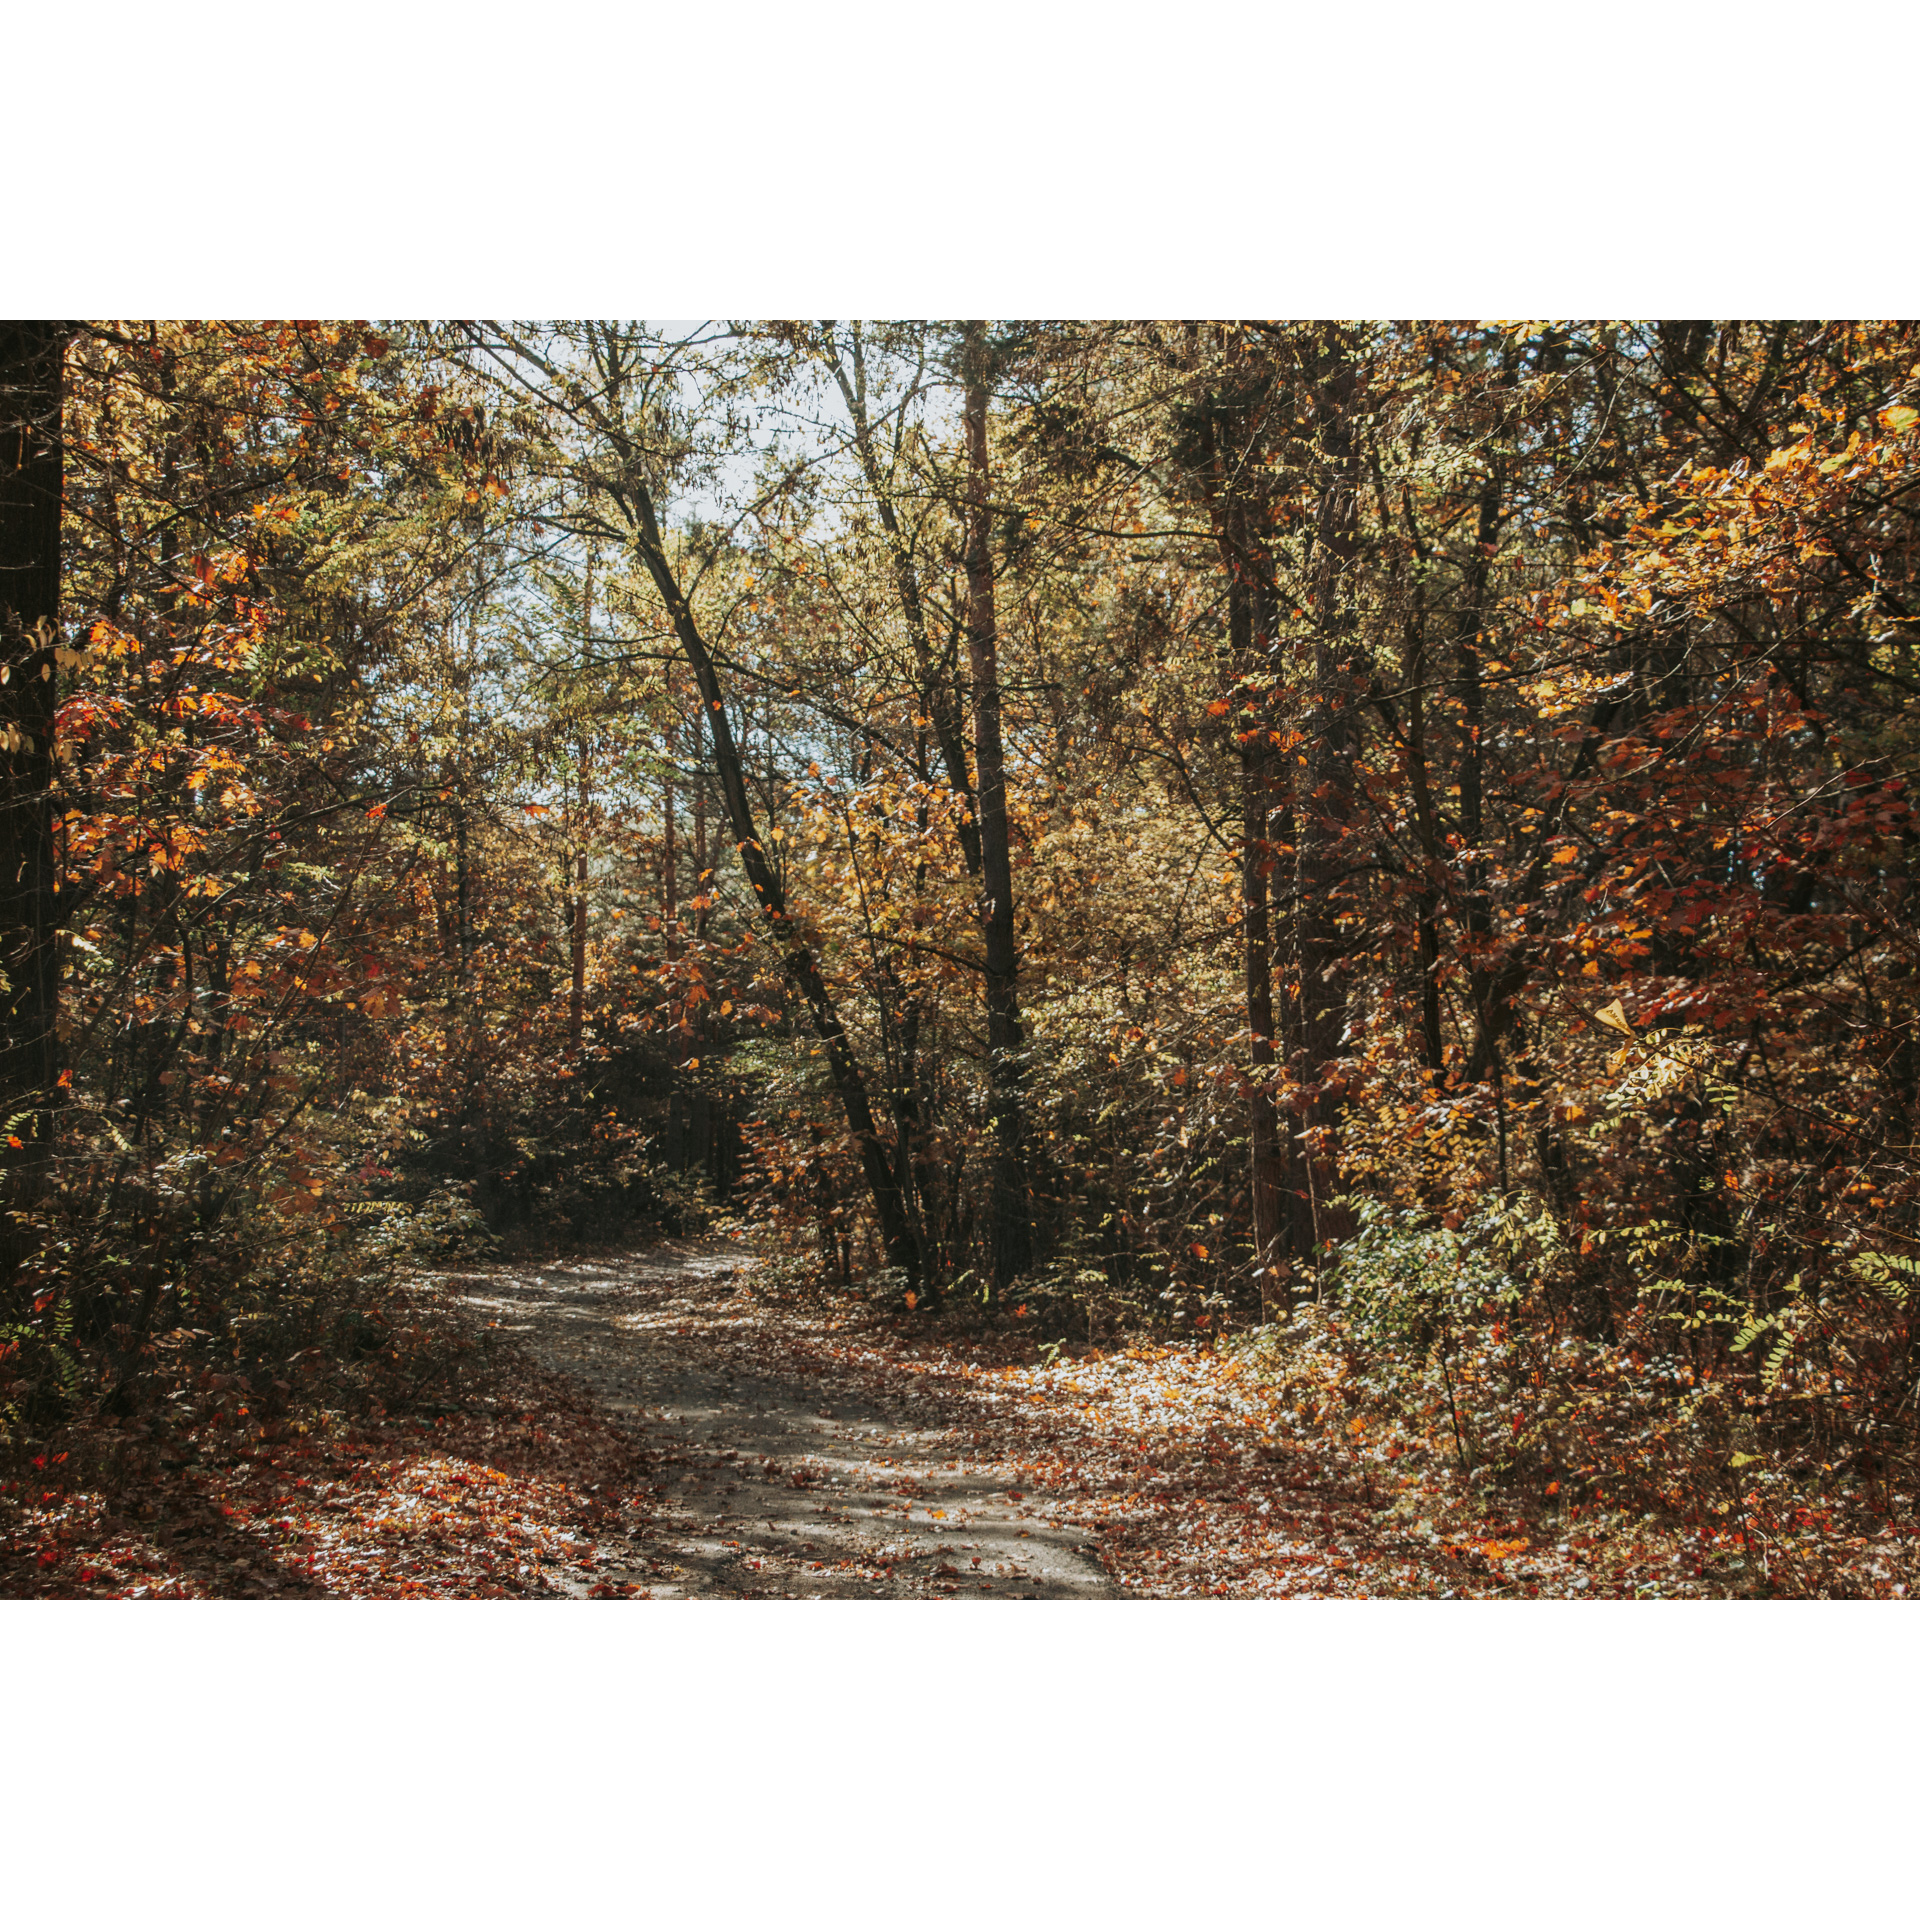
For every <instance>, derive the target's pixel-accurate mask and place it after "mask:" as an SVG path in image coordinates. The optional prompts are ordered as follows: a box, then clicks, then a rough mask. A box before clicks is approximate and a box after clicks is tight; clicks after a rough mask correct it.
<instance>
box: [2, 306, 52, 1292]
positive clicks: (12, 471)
mask: <svg viewBox="0 0 1920 1920" xmlns="http://www.w3.org/2000/svg"><path fill="white" fill-rule="evenodd" d="M66 338H67V329H66V328H65V327H64V326H63V325H62V324H60V323H59V322H56V321H48V320H10V321H0V665H4V667H5V669H6V672H5V676H4V682H3V683H0V769H3V771H0V974H4V976H5V977H4V983H3V984H0V1008H3V1009H4V1014H3V1016H0V1260H4V1263H5V1266H6V1267H7V1269H8V1270H9V1271H10V1272H17V1271H18V1269H19V1267H20V1265H21V1263H22V1261H23V1260H25V1259H26V1258H27V1257H28V1252H29V1248H30V1246H31V1244H32V1243H31V1239H30V1236H29V1233H28V1231H27V1227H26V1223H25V1222H24V1220H22V1219H21V1218H19V1215H20V1214H21V1213H22V1212H23V1210H24V1209H26V1208H28V1207H30V1206H32V1205H33V1203H34V1202H35V1200H36V1199H38V1197H39V1196H40V1193H41V1192H42V1190H43V1188H44V1185H45V1182H46V1178H47V1173H48V1168H49V1163H50V1161H51V1158H52V1152H53V1124H54V1113H55V1109H56V1107H57V1105H58V1103H59V1098H60V1090H59V1078H60V1069H59V1045H58V1037H57V1030H56V1029H57V1018H58V1012H59V999H60V954H59V946H58V942H57V937H56V936H57V933H58V913H57V908H58V903H57V900H56V898H55V890H56V887H57V885H58V880H57V874H58V865H57V861H56V857H55V847H54V830H53V797H52V786H53V765H54V762H53V715H54V678H53V671H54V661H55V645H56V637H57V633H58V627H59V619H60V508H61V490H62V478H63V463H64V459H65V447H64V442H63V439H62V432H61V428H62V416H61V405H62V371H63V359H64V354H65V349H66ZM16 1143H17V1144H16Z"/></svg>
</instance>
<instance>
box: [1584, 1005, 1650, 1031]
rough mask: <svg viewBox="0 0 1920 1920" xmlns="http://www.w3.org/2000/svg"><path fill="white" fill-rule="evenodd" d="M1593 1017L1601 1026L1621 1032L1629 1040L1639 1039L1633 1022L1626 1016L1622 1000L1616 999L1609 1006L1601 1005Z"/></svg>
mask: <svg viewBox="0 0 1920 1920" xmlns="http://www.w3.org/2000/svg"><path fill="white" fill-rule="evenodd" d="M1593 1017H1594V1019H1595V1020H1596V1021H1597V1022H1598V1023H1599V1024H1600V1025H1601V1026H1603V1027H1611V1028H1612V1029H1613V1031H1614V1032H1615V1033H1623V1034H1625V1035H1626V1037H1627V1038H1628V1039H1629V1040H1637V1039H1639V1037H1640V1036H1639V1034H1638V1033H1636V1032H1635V1031H1634V1026H1633V1022H1632V1021H1631V1020H1629V1019H1628V1018H1627V1009H1626V1006H1625V1004H1624V1003H1623V1002H1621V1001H1619V1000H1616V1001H1615V1002H1614V1003H1613V1005H1612V1006H1610V1007H1602V1008H1601V1010H1600V1011H1599V1012H1598V1013H1596V1014H1595V1015H1594V1016H1593Z"/></svg>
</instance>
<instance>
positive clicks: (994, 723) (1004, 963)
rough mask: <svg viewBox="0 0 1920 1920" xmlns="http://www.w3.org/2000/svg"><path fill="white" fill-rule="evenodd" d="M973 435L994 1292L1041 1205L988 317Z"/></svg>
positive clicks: (1022, 1264)
mask: <svg viewBox="0 0 1920 1920" xmlns="http://www.w3.org/2000/svg"><path fill="white" fill-rule="evenodd" d="M963 351H964V355H965V369H964V370H965V379H966V405H965V414H966V436H967V651H968V656H969V662H970V665H971V668H972V679H973V763H974V768H975V771H976V775H977V778H978V780H979V789H980V865H981V875H980V881H981V886H980V923H981V934H982V937H983V942H984V945H985V948H986V962H987V1045H988V1048H989V1050H990V1052H989V1060H988V1069H987V1070H988V1080H989V1089H990V1091H989V1102H988V1125H989V1126H990V1127H991V1128H992V1130H993V1168H992V1179H993V1218H992V1222H991V1228H990V1245H991V1252H992V1264H993V1277H994V1291H995V1293H996V1294H999V1293H1002V1292H1004V1291H1005V1289H1006V1288H1007V1286H1008V1285H1009V1284H1010V1283H1011V1282H1012V1281H1013V1280H1015V1279H1017V1278H1018V1276H1019V1275H1021V1274H1022V1273H1024V1272H1026V1270H1027V1268H1028V1267H1029V1266H1031V1265H1032V1263H1033V1210H1032V1197H1031V1188H1030V1185H1029V1182H1028V1178H1027V1167H1026V1146H1027V1143H1026V1139H1025V1128H1024V1124H1023V1119H1024V1116H1023V1113H1022V1109H1021V1091H1022V1089H1021V1081H1022V1078H1023V1067H1022V1049H1023V1047H1024V1038H1023V1035H1022V1033H1021V1028H1020V990H1019V949H1018V946H1017V945H1016V942H1015V938H1014V926H1013V858H1012V848H1011V844H1010V839H1009V834H1008V827H1007V770H1006V756H1005V751H1004V748H1003V746H1002V742H1001V736H1000V662H999V644H1000V636H999V629H998V625H997V622H996V618H995V611H994V597H993V553H992V548H991V546H990V543H989V529H990V510H989V505H988V501H989V496H990V486H989V479H990V476H989V472H988V465H987V384H988V377H989V365H988V350H987V340H986V323H985V322H984V321H980V320H969V321H968V322H967V323H966V334H965V343H964V349H963Z"/></svg>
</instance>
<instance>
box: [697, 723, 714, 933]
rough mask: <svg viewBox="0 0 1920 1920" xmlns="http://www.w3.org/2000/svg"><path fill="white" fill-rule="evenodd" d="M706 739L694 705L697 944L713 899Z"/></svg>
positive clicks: (703, 931) (705, 925)
mask: <svg viewBox="0 0 1920 1920" xmlns="http://www.w3.org/2000/svg"><path fill="white" fill-rule="evenodd" d="M706 738H707V735H706V729H705V727H704V726H702V724H701V721H700V707H699V703H698V702H697V701H696V702H695V703H694V710H693V767H694V781H693V865H694V874H695V877H694V883H693V886H694V909H693V937H694V939H695V940H696V941H704V940H705V939H706V937H707V914H708V912H709V908H708V906H707V902H708V901H709V900H710V899H712V897H713V870H712V868H711V867H710V866H709V865H708V862H707V775H706V767H707V753H706Z"/></svg>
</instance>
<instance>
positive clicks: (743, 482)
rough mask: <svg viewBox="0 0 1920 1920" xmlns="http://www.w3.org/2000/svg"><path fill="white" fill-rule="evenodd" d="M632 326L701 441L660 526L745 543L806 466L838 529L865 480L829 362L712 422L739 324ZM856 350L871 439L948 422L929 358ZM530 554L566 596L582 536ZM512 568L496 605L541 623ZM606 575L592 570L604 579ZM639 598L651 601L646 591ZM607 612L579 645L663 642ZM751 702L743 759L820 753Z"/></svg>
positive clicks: (535, 602) (624, 646)
mask: <svg viewBox="0 0 1920 1920" xmlns="http://www.w3.org/2000/svg"><path fill="white" fill-rule="evenodd" d="M639 324H640V326H641V327H642V328H643V329H644V331H645V333H646V334H647V336H648V337H649V338H650V339H651V340H652V341H654V342H657V343H658V347H659V355H660V364H661V365H662V366H666V367H671V369H672V378H673V381H674V383H675V399H676V401H677V403H678V404H679V406H680V407H681V408H682V409H684V410H685V413H686V415H687V417H688V419H689V420H690V421H691V422H692V423H693V424H694V427H695V434H696V439H697V440H700V439H704V441H705V445H704V446H703V447H702V448H701V455H700V457H699V458H698V459H697V460H696V461H695V462H694V464H693V470H692V472H691V473H690V475H689V477H688V479H687V480H686V482H685V483H684V484H683V485H681V486H680V488H679V489H678V490H677V491H676V492H675V493H674V494H673V495H672V496H671V497H670V498H667V499H663V500H662V501H660V502H659V506H660V511H661V515H662V518H663V519H664V520H665V521H667V522H668V523H669V524H670V525H679V526H682V527H689V526H692V525H695V524H698V525H700V526H702V527H704V528H705V529H706V530H707V531H708V532H709V534H713V533H724V534H725V535H726V536H727V537H729V538H731V539H733V540H736V541H749V540H751V539H752V538H753V535H754V530H755V528H754V523H755V520H756V518H757V514H758V510H759V508H760V507H761V506H762V505H763V504H764V503H765V502H766V501H767V499H768V496H769V493H770V491H771V490H772V489H773V488H775V487H777V486H778V485H779V483H780V481H781V479H782V477H783V476H785V475H787V474H791V473H792V472H793V471H794V470H795V469H796V468H801V469H811V470H812V471H813V472H815V473H816V474H820V475H821V476H822V477H823V478H824V479H825V480H826V482H827V484H825V485H823V486H821V487H820V488H818V489H817V490H814V491H813V492H812V493H811V495H810V500H809V506H810V522H809V527H808V531H809V533H810V535H811V536H812V537H813V538H814V539H816V540H821V541H828V540H831V539H832V538H834V537H835V535H836V534H838V533H839V532H841V531H842V530H844V528H845V526H846V524H847V521H848V518H849V515H850V514H851V513H852V512H855V511H858V508H859V505H860V500H861V497H862V493H863V490H864V481H862V480H861V479H860V478H859V476H858V470H857V467H856V465H855V463H854V456H853V417H852V414H851V413H850V411H849V409H848V406H847V403H846V399H845V397H844V396H843V394H842V393H841V391H840V388H839V385H838V383H837V381H836V380H835V378H834V376H833V373H832V372H831V370H830V369H829V368H828V367H827V366H826V365H825V364H823V362H822V361H821V360H819V359H818V358H811V359H803V358H802V357H800V356H798V355H792V356H790V357H789V358H788V361H787V363H786V366H785V368H784V369H783V372H784V375H785V377H784V378H782V379H781V380H779V381H778V382H777V383H776V382H770V383H768V384H767V385H765V386H759V387H754V388H751V389H750V390H749V391H748V393H747V395H746V403H745V405H744V406H743V407H739V408H737V410H736V416H737V417H736V418H735V419H734V420H733V421H731V422H727V421H725V420H724V419H723V418H722V415H723V413H724V411H725V408H724V403H723V402H722V401H721V400H720V399H719V395H720V390H721V388H722V387H723V386H726V385H728V384H729V382H730V377H731V376H732V375H733V374H735V373H736V372H737V371H738V364H739V356H740V355H741V354H742V353H743V351H744V350H746V349H748V348H749V347H750V346H751V345H752V342H751V341H750V340H749V339H748V338H747V335H746V330H745V328H744V326H741V325H736V324H735V323H731V322H727V321H719V320H692V319H682V320H674V319H666V320H654V321H642V322H640V323H639ZM850 324H851V323H846V322H841V323H835V326H834V330H835V337H836V339H837V341H838V343H839V345H840V347H841V348H842V350H843V351H846V352H849V353H850V348H851V335H850V331H849V327H850ZM863 346H864V349H865V360H866V376H867V394H866V400H867V408H868V415H869V419H870V420H871V422H872V423H873V426H874V428H875V431H876V435H877V436H878V437H880V438H882V439H883V440H891V438H892V436H893V430H894V425H895V421H896V418H897V416H898V413H899V410H900V409H901V408H903V407H904V408H907V409H909V410H910V418H911V419H917V420H918V421H919V422H920V423H922V424H924V425H926V426H929V427H931V428H932V429H933V430H934V431H935V432H936V433H941V432H945V431H948V430H953V431H957V430H958V426H959V418H960V395H959V392H958V390H957V388H956V387H955V385H954V384H953V383H952V382H951V381H950V379H949V378H948V377H947V376H946V375H945V374H944V373H943V372H942V371H941V370H940V369H939V368H938V367H937V366H936V365H935V364H933V363H932V361H931V359H929V360H928V361H927V362H926V363H925V364H922V365H920V366H919V367H918V377H917V378H916V369H915V366H914V364H913V363H910V362H909V361H908V360H907V359H906V358H905V357H904V356H902V355H900V354H899V353H897V352H895V351H892V350H891V349H890V348H889V347H888V345H887V343H886V342H885V341H884V340H883V339H880V338H878V337H876V335H875V333H874V332H873V331H871V330H868V329H863ZM536 554H537V556H538V565H539V567H540V569H542V570H544V571H547V572H549V573H551V572H553V571H556V570H561V571H564V572H566V573H568V574H570V575H571V576H572V577H571V580H570V582H569V587H570V592H571V594H572V595H573V596H575V597H576V604H577V603H578V602H577V596H579V594H580V591H581V585H582V582H583V580H584V575H585V570H586V564H587V545H586V542H585V541H583V540H580V539H578V538H573V537H567V536H558V535H555V534H553V533H549V534H548V535H547V536H546V537H544V538H542V539H541V540H540V541H539V542H538V543H537V545H536V546H534V547H533V548H531V549H529V550H524V552H523V558H524V559H525V560H529V561H530V560H532V559H533V558H534V556H535V555H536ZM596 557H597V560H598V563H599V564H601V565H604V564H605V560H606V556H605V553H604V549H601V550H599V552H598V554H597V556H596ZM515 572H516V573H517V574H518V576H519V577H517V578H514V577H509V578H504V579H502V580H501V581H500V582H499V583H498V586H497V587H496V589H495V593H494V600H495V605H496V607H497V608H498V609H499V611H500V612H501V613H503V614H505V615H506V616H507V618H508V620H509V621H510V622H512V623H513V624H517V625H519V626H521V628H522V630H523V631H525V630H526V628H527V627H529V626H531V625H533V624H535V623H544V622H547V621H550V620H551V618H552V608H551V605H550V604H547V605H543V604H542V597H541V596H540V595H539V594H538V593H537V592H536V591H535V590H534V589H533V586H532V581H531V578H530V573H531V569H529V568H526V567H522V568H519V569H515ZM605 577H606V576H605V575H604V574H602V575H601V578H602V579H603V580H604V579H605ZM644 598H645V599H647V600H650V599H651V596H650V595H648V596H644ZM576 617H577V616H576ZM615 617H616V616H614V615H613V614H612V612H611V608H610V605H609V601H608V598H607V596H606V595H605V594H604V592H603V593H602V594H601V595H600V596H598V599H597V605H596V608H595V618H594V627H595V635H594V638H593V640H592V641H590V642H589V648H590V650H593V649H594V647H595V644H596V643H597V649H598V651H600V652H602V653H603V654H604V655H606V656H617V655H620V654H623V653H626V654H631V653H634V652H637V651H640V650H642V649H644V648H645V647H648V646H657V647H660V648H662V649H663V650H666V649H670V648H671V647H672V641H671V637H670V636H669V635H668V634H667V633H666V632H665V631H664V630H662V631H660V632H658V633H656V634H652V635H648V636H641V635H635V634H633V633H627V634H616V633H615V632H613V631H611V630H610V629H609V626H608V624H607V623H608V622H609V621H610V620H611V619H613V618H615ZM723 651H724V648H723ZM737 691H739V692H743V693H744V692H745V691H746V690H745V689H744V688H741V689H737ZM495 698H496V699H497V700H498V701H499V708H498V709H497V710H498V711H501V712H502V713H503V714H504V710H505V709H506V708H507V707H508V706H512V705H518V704H520V703H519V702H516V701H514V699H513V697H512V695H511V694H510V693H509V690H508V688H507V686H506V685H504V684H501V685H498V686H497V687H496V690H495ZM489 704H493V703H492V702H489ZM759 705H760V703H759V702H758V701H755V700H753V699H752V698H751V697H749V698H747V699H745V700H743V701H742V702H741V704H740V705H739V707H737V708H736V712H735V730H736V733H737V735H738V736H739V737H740V741H741V746H742V748H743V750H744V751H745V753H746V754H747V756H748V758H749V760H750V761H755V762H758V763H759V764H760V765H762V766H765V765H767V764H768V763H769V761H773V762H776V763H782V764H784V763H788V762H791V763H792V765H793V766H794V767H796V768H797V767H799V766H804V765H805V764H807V763H808V762H809V761H811V760H816V759H819V760H825V759H826V757H827V743H826V741H825V739H824V737H816V736H815V735H814V734H813V732H812V730H811V729H810V728H807V727H805V726H804V725H802V726H801V727H799V728H798V729H797V730H795V731H793V732H792V733H789V734H783V735H782V736H780V737H777V738H776V737H775V736H773V735H771V734H770V733H769V732H767V730H766V728H765V726H764V723H763V722H759V721H758V720H757V717H756V712H755V710H756V708H758V707H759ZM529 717H531V714H530V715H529ZM549 797H551V796H549Z"/></svg>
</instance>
